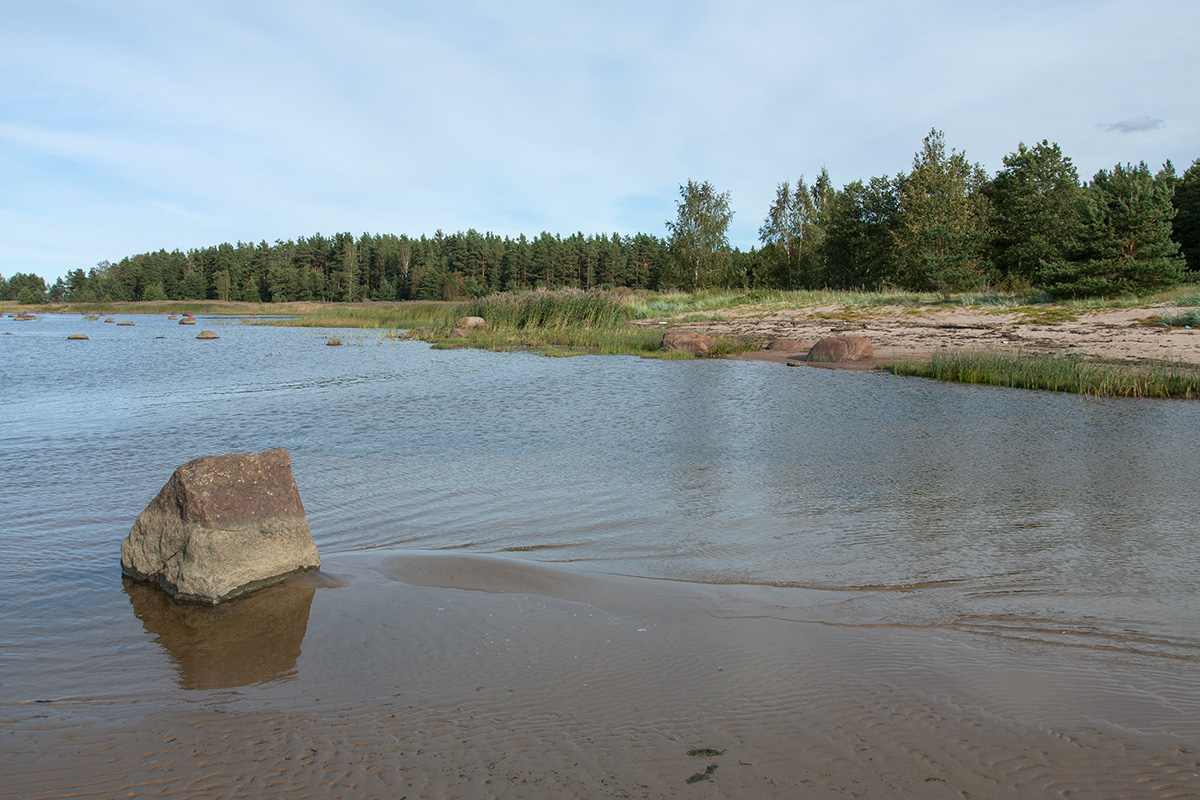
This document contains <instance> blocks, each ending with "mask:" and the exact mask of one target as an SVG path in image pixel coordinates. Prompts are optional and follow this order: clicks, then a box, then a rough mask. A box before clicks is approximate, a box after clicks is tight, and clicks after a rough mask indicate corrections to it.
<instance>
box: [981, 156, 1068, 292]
mask: <svg viewBox="0 0 1200 800" xmlns="http://www.w3.org/2000/svg"><path fill="white" fill-rule="evenodd" d="M987 194H988V196H989V197H990V199H991V201H992V209H993V224H992V237H991V239H992V240H991V247H992V253H993V258H994V260H995V263H996V266H997V267H998V268H999V270H1000V272H1001V273H1002V274H1003V275H1005V276H1006V277H1009V278H1012V279H1015V280H1016V281H1017V282H1018V283H1019V282H1025V283H1032V282H1033V281H1034V280H1035V279H1036V277H1037V274H1038V271H1039V270H1040V269H1041V266H1042V262H1044V261H1053V260H1055V259H1061V258H1062V257H1063V255H1064V253H1065V248H1066V247H1067V245H1068V244H1069V243H1070V241H1071V240H1072V239H1073V238H1074V235H1075V233H1076V230H1077V228H1078V225H1079V215H1080V202H1081V201H1082V199H1083V188H1082V187H1081V186H1080V185H1079V173H1077V172H1076V171H1075V165H1074V164H1072V163H1071V159H1070V158H1067V157H1066V156H1064V155H1063V154H1062V151H1061V150H1060V149H1059V147H1058V145H1057V144H1050V143H1049V142H1047V141H1046V140H1044V139H1043V140H1042V142H1041V143H1040V144H1036V145H1034V146H1033V147H1032V148H1028V147H1026V146H1025V143H1024V142H1022V143H1021V144H1019V145H1018V146H1017V151H1016V152H1015V153H1010V154H1009V155H1007V156H1005V157H1004V169H1002V170H1000V172H998V173H997V174H996V177H995V178H994V179H993V180H992V182H991V184H990V185H989V186H988V189H987Z"/></svg>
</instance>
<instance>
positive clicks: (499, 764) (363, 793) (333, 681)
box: [0, 553, 1200, 799]
mask: <svg viewBox="0 0 1200 800" xmlns="http://www.w3.org/2000/svg"><path fill="white" fill-rule="evenodd" d="M260 594H261V596H262V597H263V598H265V599H264V600H262V601H260V602H261V603H263V604H266V605H268V606H269V605H271V604H276V605H278V606H279V607H280V608H281V609H283V610H282V611H281V612H280V613H278V614H277V615H276V616H275V617H274V618H273V621H272V623H271V624H272V626H274V627H277V628H281V629H285V630H277V631H275V632H274V633H271V634H264V633H263V632H262V630H263V626H262V624H261V621H256V619H257V618H258V611H256V610H255V607H254V606H249V605H248V606H246V608H247V609H248V611H246V615H247V617H248V618H247V619H246V620H244V622H239V621H238V619H237V618H236V617H237V614H234V615H232V616H230V617H229V618H227V619H225V620H224V624H223V625H222V626H220V627H209V628H204V627H203V626H198V627H197V626H190V625H188V624H187V621H186V620H182V621H181V620H175V621H174V622H173V623H172V625H171V626H170V627H171V629H172V630H174V631H175V633H174V635H173V636H167V637H163V636H161V635H160V637H159V641H160V643H161V645H162V647H163V650H164V653H165V655H164V658H163V662H162V663H160V664H158V665H157V666H156V665H131V669H139V668H140V669H155V668H157V669H162V670H167V671H173V672H174V677H175V679H176V681H177V683H178V686H177V688H175V689H174V690H172V691H164V692H163V693H162V694H160V695H158V696H155V693H154V692H150V693H148V695H147V696H146V697H145V698H143V699H134V698H130V697H122V696H115V697H106V696H102V695H98V696H96V697H93V698H64V699H55V700H54V702H46V703H29V704H9V705H5V706H0V731H2V734H0V735H2V737H3V739H2V741H3V756H2V760H3V761H2V763H3V766H2V767H0V797H20V798H52V797H150V796H153V797H167V798H184V797H189V798H190V797H279V798H306V797H312V798H333V797H346V798H376V797H379V798H383V797H387V798H410V799H412V798H491V797H501V798H576V797H577V798H716V797H725V798H809V797H812V798H824V797H857V798H1041V797H1072V798H1138V797H1147V798H1150V797H1200V773H1198V770H1200V763H1198V760H1200V755H1198V753H1197V750H1200V747H1198V745H1200V668H1198V666H1197V663H1196V662H1192V661H1184V662H1180V661H1178V660H1164V659H1154V658H1147V657H1145V656H1140V655H1137V654H1129V653H1119V652H1118V653H1113V652H1109V651H1104V650H1091V649H1087V648H1082V649H1080V648H1074V647H1070V646H1066V645H1059V646H1056V645H1054V644H1047V643H1045V642H1040V643H1032V642H1031V643H1022V642H1020V641H1019V640H1004V639H996V638H994V637H985V636H975V635H972V634H970V633H965V632H962V631H958V630H954V629H952V628H942V627H903V626H896V625H891V624H880V623H879V621H878V620H876V619H874V618H872V616H871V614H870V613H863V612H861V611H860V610H858V609H857V608H856V606H855V604H854V603H853V602H849V601H848V600H847V599H846V598H845V597H844V596H843V595H844V593H838V592H821V591H817V590H805V589H795V588H777V587H764V586H757V587H750V586H712V585H699V584H690V583H681V582H670V581H659V580H647V579H637V578H628V577H620V576H612V575H601V574H595V573H587V572H582V571H580V570H577V569H573V568H571V567H570V566H567V565H553V566H551V565H538V564H530V563H525V562H520V561H515V560H509V559H503V558H497V557H485V556H465V555H455V554H445V553H442V554H412V553H407V554H405V553H394V554H388V553H361V554H347V555H338V556H332V557H329V558H327V559H326V564H325V566H324V567H323V568H322V572H321V573H318V574H316V575H312V576H307V577H303V578H300V579H294V580H293V581H291V582H290V583H289V585H287V586H284V587H278V588H276V589H269V590H266V591H265V592H263V593H260ZM131 602H133V603H134V605H135V610H137V613H138V616H139V618H141V619H142V621H143V623H145V624H146V626H147V630H148V631H150V630H152V628H153V626H154V625H155V624H157V623H155V622H153V621H152V620H154V619H156V618H157V613H158V612H157V611H156V610H155V607H154V606H153V602H151V604H150V605H149V606H147V605H145V604H144V603H143V600H138V599H137V598H136V597H132V596H131ZM140 603H141V604H142V605H141V607H140V610H139V609H138V606H139V604H140ZM231 608H232V606H231ZM160 610H161V609H160ZM259 611H261V608H260V609H259ZM239 613H240V612H239ZM182 630H190V631H191V633H186V632H185V633H181V632H180V631H182ZM223 630H227V631H229V632H228V633H227V634H226V633H222V632H221V631H223ZM247 632H250V633H252V634H253V635H252V637H251V638H255V639H257V638H265V640H267V641H269V642H271V644H270V645H267V646H264V649H265V650H271V651H278V650H280V649H282V650H284V651H286V652H287V653H289V654H290V655H289V656H287V657H285V658H284V659H283V662H286V663H281V660H280V659H279V658H278V654H277V653H276V655H275V656H274V657H268V658H265V659H263V660H262V661H261V662H260V663H259V662H257V659H256V656H255V651H254V646H253V644H250V643H249V642H248V639H247ZM301 642H302V645H301V646H299V647H297V646H296V645H297V644H298V643H301ZM168 656H169V658H170V661H168V660H167V657H168ZM256 663H257V666H256ZM222 665H227V666H228V670H225V671H223V670H222V669H220V667H221V666H222ZM231 675H232V676H234V677H235V678H236V680H235V681H233V684H234V685H230V680H229V676H231ZM695 750H706V751H713V752H705V753H701V754H697V755H689V753H690V752H691V751H695ZM710 767H711V769H710ZM705 772H709V773H710V774H709V778H708V779H707V780H702V781H697V782H693V783H689V782H688V781H689V778H691V777H693V776H696V775H702V774H704V773H705Z"/></svg>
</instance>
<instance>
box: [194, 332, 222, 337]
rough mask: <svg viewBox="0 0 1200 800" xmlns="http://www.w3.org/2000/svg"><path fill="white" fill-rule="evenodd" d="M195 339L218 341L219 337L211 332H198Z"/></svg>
mask: <svg viewBox="0 0 1200 800" xmlns="http://www.w3.org/2000/svg"><path fill="white" fill-rule="evenodd" d="M196 338H197V339H220V338H221V337H220V336H217V335H216V334H215V333H213V332H212V331H200V332H199V333H198V334H196Z"/></svg>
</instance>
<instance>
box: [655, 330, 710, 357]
mask: <svg viewBox="0 0 1200 800" xmlns="http://www.w3.org/2000/svg"><path fill="white" fill-rule="evenodd" d="M716 346H717V340H716V339H714V338H713V337H711V336H705V335H704V334H703V333H696V332H695V331H671V332H670V333H667V334H665V335H664V336H663V340H662V349H663V350H681V351H683V352H687V353H692V354H694V355H697V356H707V355H708V354H709V352H711V351H712V349H713V348H714V347H716Z"/></svg>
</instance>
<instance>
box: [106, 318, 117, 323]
mask: <svg viewBox="0 0 1200 800" xmlns="http://www.w3.org/2000/svg"><path fill="white" fill-rule="evenodd" d="M104 321H105V322H116V321H117V320H116V317H109V318H108V319H106V320H104Z"/></svg>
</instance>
